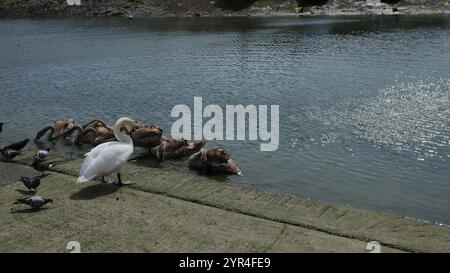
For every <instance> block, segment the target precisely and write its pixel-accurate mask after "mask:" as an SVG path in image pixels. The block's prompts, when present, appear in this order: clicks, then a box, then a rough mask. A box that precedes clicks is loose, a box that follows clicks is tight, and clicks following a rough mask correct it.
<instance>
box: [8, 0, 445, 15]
mask: <svg viewBox="0 0 450 273" xmlns="http://www.w3.org/2000/svg"><path fill="white" fill-rule="evenodd" d="M12 2H14V1H12ZM28 2H32V4H30V5H27V4H28ZM118 2H119V3H115V4H113V3H98V4H92V3H89V4H86V5H81V6H68V5H66V4H64V3H59V4H54V3H52V4H50V3H48V1H46V0H29V1H27V2H26V3H24V4H5V3H3V4H2V3H1V2H0V19H5V18H40V17H56V18H60V17H87V18H97V17H99V18H104V17H123V18H129V19H132V18H174V17H180V18H189V17H207V18H227V17H250V18H266V17H281V18H286V17H296V18H302V17H347V16H420V15H450V2H445V1H442V0H439V1H436V2H435V3H428V2H427V3H423V2H421V3H420V4H419V3H414V2H415V0H411V1H409V2H413V3H404V4H401V5H400V6H399V8H398V11H396V12H394V11H393V10H392V6H391V5H388V4H384V3H381V4H377V5H369V4H366V3H365V2H364V1H355V2H351V3H348V2H347V1H342V2H344V3H340V2H338V3H337V4H334V3H328V4H326V5H323V6H313V7H308V8H305V11H304V12H303V13H296V12H295V10H294V9H293V7H292V6H293V4H292V3H285V4H284V6H283V5H278V6H277V5H275V4H273V3H271V5H267V6H265V3H259V4H258V2H256V3H255V4H254V5H253V6H251V7H249V8H246V9H243V10H241V11H230V10H224V9H220V8H217V7H214V6H207V7H205V6H202V5H200V6H195V5H194V4H192V6H189V5H186V6H181V7H180V6H175V7H172V6H169V5H166V6H165V5H162V4H160V3H158V4H155V3H153V1H150V2H149V3H147V2H145V3H142V4H130V3H129V2H127V1H118ZM130 2H131V1H130ZM265 2H267V1H265ZM287 2H289V1H287ZM291 2H292V1H291ZM211 3H213V2H211ZM288 4H289V5H288Z"/></svg>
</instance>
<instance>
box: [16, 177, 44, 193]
mask: <svg viewBox="0 0 450 273" xmlns="http://www.w3.org/2000/svg"><path fill="white" fill-rule="evenodd" d="M47 175H48V174H42V175H39V176H35V177H25V176H22V177H21V178H20V179H19V180H20V182H22V183H23V185H24V186H25V187H27V188H28V190H29V191H31V190H32V189H33V190H35V191H36V190H37V188H38V187H39V185H40V184H41V179H42V178H44V177H46V176H47Z"/></svg>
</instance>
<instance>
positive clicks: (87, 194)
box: [70, 184, 120, 200]
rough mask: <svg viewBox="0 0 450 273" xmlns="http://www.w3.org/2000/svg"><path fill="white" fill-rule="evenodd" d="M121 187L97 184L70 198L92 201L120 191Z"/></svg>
mask: <svg viewBox="0 0 450 273" xmlns="http://www.w3.org/2000/svg"><path fill="white" fill-rule="evenodd" d="M119 189H120V187H118V186H116V185H112V184H97V185H92V186H89V187H86V188H84V189H82V190H80V191H79V192H77V193H74V194H72V195H71V196H70V199H72V200H92V199H95V198H98V197H102V196H105V195H109V194H113V193H115V192H116V191H118V190H119Z"/></svg>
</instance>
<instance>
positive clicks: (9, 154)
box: [0, 149, 20, 160]
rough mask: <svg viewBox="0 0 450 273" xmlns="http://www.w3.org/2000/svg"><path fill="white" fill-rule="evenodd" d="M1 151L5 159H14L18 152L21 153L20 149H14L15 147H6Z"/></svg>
mask: <svg viewBox="0 0 450 273" xmlns="http://www.w3.org/2000/svg"><path fill="white" fill-rule="evenodd" d="M0 153H1V154H2V156H3V157H4V158H5V159H8V160H9V159H13V158H14V157H16V156H17V155H18V154H20V153H19V152H18V151H16V150H13V149H4V150H1V151H0Z"/></svg>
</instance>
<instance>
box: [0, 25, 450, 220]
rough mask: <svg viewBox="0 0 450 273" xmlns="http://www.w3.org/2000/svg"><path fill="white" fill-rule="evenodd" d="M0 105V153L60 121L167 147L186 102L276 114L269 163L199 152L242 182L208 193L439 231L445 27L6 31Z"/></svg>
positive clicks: (446, 216) (446, 81) (448, 92)
mask: <svg viewBox="0 0 450 273" xmlns="http://www.w3.org/2000/svg"><path fill="white" fill-rule="evenodd" d="M0 94H1V98H0V119H1V120H2V121H3V122H5V124H6V125H5V128H4V132H3V133H1V134H0V139H1V141H2V142H11V141H14V140H19V139H21V138H24V137H30V138H33V137H34V135H35V134H36V132H37V131H38V130H39V129H41V128H42V127H44V126H46V125H47V124H49V123H50V122H52V121H53V120H55V119H56V118H58V117H63V116H64V117H72V118H75V119H76V120H77V122H78V123H84V122H87V121H89V120H91V119H94V118H102V119H104V120H106V121H108V122H111V123H112V122H114V121H115V120H116V119H117V118H118V117H120V116H130V117H133V118H136V119H139V120H142V121H148V122H153V123H157V124H159V125H160V126H162V127H163V128H164V129H165V131H166V132H167V133H169V132H170V127H171V125H172V123H173V122H174V120H175V119H173V118H171V117H170V111H171V109H172V107H173V106H174V105H176V104H188V105H192V104H193V97H194V96H202V97H203V100H204V104H210V103H213V104H219V105H221V106H224V105H226V104H239V103H242V104H256V105H258V104H278V105H279V106H280V135H281V139H280V148H279V149H278V151H276V152H272V153H268V152H260V151H259V143H258V142H250V141H245V142H243V141H234V142H228V141H223V142H210V143H209V144H208V146H210V147H212V146H215V145H223V146H224V147H226V148H227V149H229V150H230V151H231V153H232V155H233V158H234V159H235V160H236V161H237V162H238V163H239V164H240V166H241V168H242V170H243V173H244V176H243V177H228V178H224V177H214V178H215V179H219V180H224V181H225V182H224V183H228V182H231V183H244V184H251V185H256V186H259V187H263V188H266V189H269V190H273V191H277V192H287V193H291V194H295V195H299V196H302V197H307V198H314V199H320V200H325V201H330V202H337V203H341V204H348V205H350V206H353V207H357V208H366V209H372V210H389V211H393V212H397V213H400V214H403V215H406V216H410V217H415V218H420V219H425V220H428V221H431V222H439V223H445V224H450V164H449V163H450V157H449V154H450V148H449V147H450V126H449V125H450V99H449V96H450V17H438V16H434V17H366V18H359V17H350V18H326V19H324V18H310V19H298V18H291V19H287V18H264V19H261V18H259V19H250V18H220V19H213V18H209V19H208V18H186V19H177V18H166V19H149V20H123V19H36V20H25V19H15V20H11V19H4V20H0ZM66 144H67V143H66ZM56 150H57V151H60V152H65V153H80V152H81V151H78V150H77V148H75V147H72V146H68V145H64V144H63V143H58V144H56ZM161 167H162V168H173V169H176V170H177V171H180V172H190V171H189V170H188V169H187V163H186V162H184V161H166V162H164V163H163V164H162V165H161ZM227 181H228V182H227Z"/></svg>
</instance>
